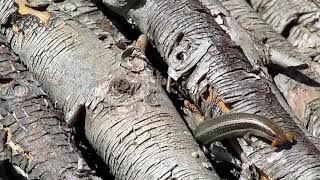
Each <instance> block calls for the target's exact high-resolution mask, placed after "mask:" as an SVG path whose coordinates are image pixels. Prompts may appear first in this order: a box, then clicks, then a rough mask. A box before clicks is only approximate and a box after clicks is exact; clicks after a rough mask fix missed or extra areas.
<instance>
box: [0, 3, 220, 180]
mask: <svg viewBox="0 0 320 180" xmlns="http://www.w3.org/2000/svg"><path fill="white" fill-rule="evenodd" d="M3 8H6V6H2V7H0V9H3ZM0 17H1V16H0ZM10 23H13V24H16V25H17V26H18V27H19V28H20V29H21V32H19V33H15V32H12V31H11V30H10V28H9V29H8V28H3V33H4V34H6V36H7V38H8V42H9V44H10V46H11V47H12V49H13V50H14V51H15V52H16V53H17V54H19V56H20V58H21V60H22V61H23V62H24V63H25V64H26V65H27V67H28V68H29V69H30V71H32V72H33V73H34V74H35V77H36V78H37V79H38V80H40V81H41V82H43V83H44V84H43V88H44V90H45V91H46V92H47V93H48V94H49V95H50V97H51V98H52V99H53V100H54V101H55V102H56V103H57V105H58V107H59V108H60V109H62V110H63V112H64V113H65V114H66V118H67V119H66V120H67V121H68V120H72V118H75V117H76V114H75V113H77V112H78V111H79V109H81V108H83V109H84V110H85V111H86V117H85V123H86V125H85V127H84V128H85V132H86V136H87V138H88V140H89V142H90V143H91V145H92V146H93V147H94V148H95V149H96V151H97V153H98V154H99V155H100V156H101V157H102V159H104V161H105V162H106V164H108V166H109V167H110V170H111V172H112V174H113V175H114V176H115V177H116V179H165V178H176V179H218V177H217V175H216V174H215V172H214V171H212V167H211V166H209V169H210V170H208V169H206V168H204V167H203V165H204V164H208V162H207V160H206V158H205V157H204V154H203V153H202V152H201V151H200V148H199V147H198V145H197V144H196V143H195V142H194V140H193V137H192V135H191V133H190V132H189V130H188V129H187V127H186V125H185V124H184V122H183V120H182V119H181V117H180V116H179V115H178V113H177V112H176V110H175V108H174V106H173V105H172V103H171V102H170V100H169V99H168V97H167V96H166V95H165V93H164V91H163V90H162V89H161V87H160V86H159V85H158V84H157V83H156V82H155V80H154V79H153V78H152V73H151V72H150V71H149V69H148V68H147V67H144V69H142V70H141V71H140V72H138V73H137V72H132V70H131V69H126V68H124V67H121V66H120V65H121V64H127V65H128V64H129V65H130V63H137V62H138V63H145V62H143V60H142V59H141V58H139V57H138V56H132V58H131V59H130V58H129V60H127V61H122V60H121V59H120V58H119V59H117V58H116V56H117V55H116V54H114V53H113V52H112V51H111V50H110V49H107V48H104V45H103V44H102V43H101V42H100V41H99V40H96V37H95V36H94V35H93V34H92V33H91V32H90V31H89V30H87V29H86V28H84V27H83V26H82V25H80V24H79V23H78V22H76V21H74V20H72V18H70V17H68V16H65V15H63V14H60V13H53V17H52V19H51V20H50V22H49V24H48V25H47V26H45V25H41V24H40V23H39V21H38V20H37V18H35V17H31V16H24V17H21V16H15V15H13V18H12V21H11V22H10ZM136 53H137V52H136ZM138 55H139V53H138ZM140 55H141V54H140ZM117 57H118V56H117ZM83 106H84V107H83ZM194 152H197V153H198V154H199V156H197V157H193V156H191V155H192V153H194Z"/></svg>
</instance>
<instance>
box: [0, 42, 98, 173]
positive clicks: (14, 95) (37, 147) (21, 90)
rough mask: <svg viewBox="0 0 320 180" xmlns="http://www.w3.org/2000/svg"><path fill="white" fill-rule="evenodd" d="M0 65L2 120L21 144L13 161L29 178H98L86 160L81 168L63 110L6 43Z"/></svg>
mask: <svg viewBox="0 0 320 180" xmlns="http://www.w3.org/2000/svg"><path fill="white" fill-rule="evenodd" d="M0 67H1V68H0V76H1V79H2V80H1V83H2V85H1V88H0V99H1V101H0V114H1V121H0V123H1V126H3V127H4V128H7V129H9V131H10V132H11V133H12V137H11V138H10V141H12V143H14V144H15V146H17V147H19V149H20V148H21V150H19V149H18V150H12V151H13V153H12V157H11V158H10V162H11V163H12V164H13V165H16V166H18V167H20V168H21V169H22V170H24V171H25V172H27V174H28V178H30V179H38V178H41V179H42V178H49V179H59V178H66V179H75V178H80V179H81V178H83V179H87V178H89V176H90V179H96V178H95V177H92V176H91V175H90V169H89V168H88V167H87V165H86V163H85V162H83V163H82V165H83V166H84V167H86V168H85V169H78V161H79V160H80V159H81V156H80V152H79V151H78V150H77V149H76V147H75V146H74V144H72V140H71V137H70V136H71V135H70V131H71V130H70V129H69V132H68V131H67V129H66V128H64V127H63V122H62V121H61V113H59V112H58V111H56V110H55V109H54V107H53V105H52V104H51V102H50V100H49V99H48V98H47V97H46V94H45V93H44V92H43V91H42V89H41V88H40V84H39V83H38V82H37V81H35V80H34V78H33V77H32V75H31V73H30V72H27V71H26V69H25V68H24V67H23V66H22V65H21V64H19V62H18V58H17V57H14V56H13V55H12V52H10V51H9V49H8V48H7V47H5V46H3V45H1V46H0ZM3 79H9V80H10V81H6V82H4V81H3ZM64 124H65V123H64ZM6 143H9V142H8V140H7V142H6ZM16 151H17V152H16ZM28 156H30V157H31V159H30V158H28ZM80 161H82V160H80Z"/></svg>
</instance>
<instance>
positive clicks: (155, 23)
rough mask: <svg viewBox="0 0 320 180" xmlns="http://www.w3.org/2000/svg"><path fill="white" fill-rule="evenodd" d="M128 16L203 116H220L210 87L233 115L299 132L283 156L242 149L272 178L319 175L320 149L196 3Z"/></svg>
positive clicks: (142, 6) (152, 0) (167, 4)
mask: <svg viewBox="0 0 320 180" xmlns="http://www.w3.org/2000/svg"><path fill="white" fill-rule="evenodd" d="M106 5H107V6H112V4H106ZM120 14H121V13H120ZM127 17H128V18H129V19H132V20H134V22H135V23H136V24H137V25H138V26H139V27H140V29H141V30H142V31H143V32H144V33H146V34H148V36H149V37H150V39H151V40H152V42H153V44H154V45H155V46H156V47H157V49H158V51H159V52H160V54H161V55H162V56H163V58H164V59H165V60H166V62H167V63H168V65H169V70H168V74H169V76H171V77H172V78H173V79H175V80H177V81H178V82H180V83H181V86H182V87H183V88H184V89H185V91H186V92H187V93H188V94H189V95H190V97H191V98H192V99H193V101H194V102H196V103H198V104H199V106H200V107H201V109H202V110H203V111H204V112H207V111H208V110H209V111H211V112H216V109H215V108H214V107H213V106H212V104H211V105H210V103H212V102H209V103H208V101H207V99H208V94H209V93H208V92H207V91H208V87H209V86H210V87H212V88H213V89H214V90H215V91H216V93H217V95H218V96H219V97H221V98H222V99H223V101H224V102H226V103H228V104H229V105H230V106H231V108H232V111H233V112H247V113H254V114H260V115H262V116H265V117H268V118H271V119H273V120H274V121H275V122H276V123H277V124H278V125H279V126H281V127H283V128H284V129H285V131H287V132H288V131H292V132H294V133H296V135H297V143H296V144H295V145H293V146H292V147H291V148H290V149H283V150H281V151H279V152H275V151H273V150H272V149H271V147H270V146H269V145H266V144H264V143H262V142H260V141H257V146H258V147H259V148H257V147H246V146H244V145H243V144H242V147H243V148H244V150H245V153H246V154H247V155H248V157H249V160H250V161H251V162H253V163H255V164H256V165H257V166H258V167H259V168H260V169H262V170H263V171H264V172H266V173H267V174H268V175H270V177H271V178H273V179H277V178H279V179H312V178H314V177H319V176H320V174H319V165H320V164H319V163H320V162H319V158H320V153H319V150H318V149H317V148H316V147H315V145H314V144H313V143H311V142H310V141H309V140H308V138H307V137H306V136H305V135H304V134H303V132H302V131H301V130H300V129H299V128H298V127H297V125H296V124H295V123H294V121H293V119H292V118H291V117H290V116H289V115H288V114H287V112H286V111H285V110H284V109H283V108H282V107H281V105H280V104H279V102H278V101H277V99H276V97H275V96H274V94H273V92H272V88H271V87H270V82H268V81H267V80H265V79H262V78H260V77H259V76H257V75H256V74H255V73H254V70H253V68H252V66H251V65H250V63H249V62H248V60H247V58H246V57H245V55H244V54H243V52H242V51H241V50H240V49H239V47H238V46H236V45H235V44H234V43H233V42H232V41H231V40H230V37H228V36H227V34H226V33H225V32H224V31H223V30H222V29H221V28H220V26H219V25H218V24H217V23H216V22H215V20H214V18H213V17H212V16H211V15H210V13H209V12H208V11H207V10H206V9H205V8H203V7H202V6H200V5H199V3H198V2H197V1H194V0H179V1H174V3H173V2H172V1H169V0H164V1H156V0H146V1H141V2H140V3H139V4H136V6H134V7H132V9H131V10H130V11H129V12H128V14H127ZM209 99H211V98H209ZM212 101H214V100H212ZM208 104H209V105H208ZM266 160H268V161H266ZM301 162H303V163H301Z"/></svg>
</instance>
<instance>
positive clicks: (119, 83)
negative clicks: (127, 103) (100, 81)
mask: <svg viewBox="0 0 320 180" xmlns="http://www.w3.org/2000/svg"><path fill="white" fill-rule="evenodd" d="M110 87H111V90H112V91H113V92H114V93H116V94H132V93H133V91H134V85H133V84H131V83H130V82H129V81H128V80H126V79H123V78H116V79H113V80H112V81H111V83H110Z"/></svg>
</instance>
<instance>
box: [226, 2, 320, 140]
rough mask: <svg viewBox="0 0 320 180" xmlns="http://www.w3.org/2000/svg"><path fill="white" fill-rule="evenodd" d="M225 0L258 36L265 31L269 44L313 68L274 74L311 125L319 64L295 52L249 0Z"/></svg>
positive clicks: (319, 90)
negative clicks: (261, 16) (254, 8)
mask: <svg viewBox="0 0 320 180" xmlns="http://www.w3.org/2000/svg"><path fill="white" fill-rule="evenodd" d="M221 3H222V4H223V5H224V7H225V8H226V9H227V10H228V11H229V12H230V13H231V15H232V16H233V17H234V18H235V19H236V20H237V21H238V22H239V23H240V24H241V26H242V27H243V28H245V29H247V30H248V31H249V32H251V34H252V35H253V36H254V37H256V38H258V37H259V36H260V35H261V34H264V37H265V44H266V45H268V46H270V47H271V48H274V49H279V50H281V51H282V52H284V53H287V54H289V55H290V56H293V57H298V59H301V60H302V61H304V62H306V63H307V64H308V66H309V67H308V68H307V69H305V70H301V71H294V70H293V69H291V70H290V69H280V72H279V74H277V75H275V77H274V81H275V83H276V85H277V87H278V88H279V89H280V91H281V92H282V94H283V95H284V97H285V99H286V100H287V102H288V104H289V105H290V107H291V108H292V110H293V111H294V113H295V114H296V115H297V117H298V118H299V119H300V120H301V121H302V123H303V124H304V126H307V125H308V124H309V121H310V120H311V119H312V118H310V116H308V114H309V113H308V112H309V111H310V110H311V109H310V106H309V104H310V103H311V102H316V101H319V96H320V88H319V80H320V76H319V74H320V73H319V72H320V66H319V64H318V63H315V62H311V61H310V60H309V59H308V58H307V57H306V56H305V55H303V54H300V53H298V52H295V48H294V47H293V46H292V45H291V44H290V43H289V42H288V41H287V40H286V39H285V38H284V37H282V36H281V35H280V34H278V33H277V32H275V31H274V30H273V29H272V28H271V27H270V26H269V25H268V24H267V23H266V22H265V21H264V20H262V19H261V18H260V16H259V15H258V14H256V13H255V12H254V11H253V9H252V8H251V7H250V6H249V4H247V2H246V1H244V0H240V1H236V0H228V1H221ZM300 72H302V73H303V74H301V73H300ZM283 73H285V74H283ZM305 75H308V76H305ZM309 78H311V79H309ZM313 113H314V115H315V114H316V113H318V112H317V111H313ZM317 116H319V115H317ZM309 129H310V128H309ZM311 132H312V133H313V134H314V135H315V136H316V137H319V134H318V133H315V132H314V131H313V130H311Z"/></svg>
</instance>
